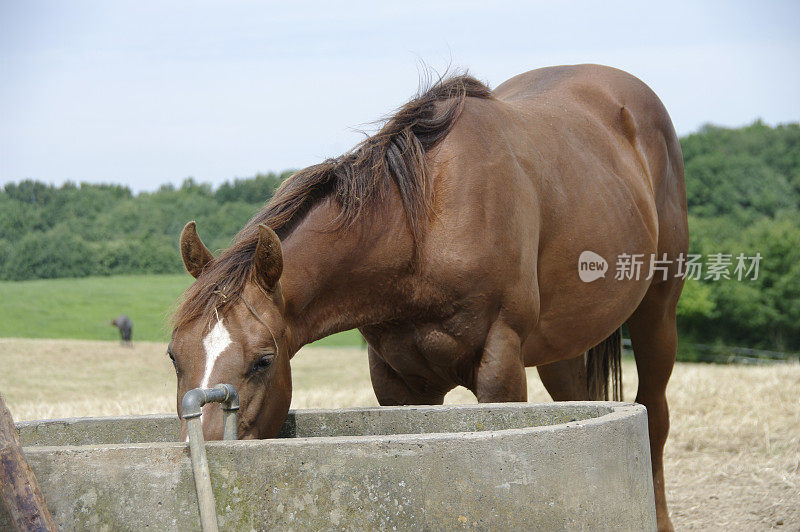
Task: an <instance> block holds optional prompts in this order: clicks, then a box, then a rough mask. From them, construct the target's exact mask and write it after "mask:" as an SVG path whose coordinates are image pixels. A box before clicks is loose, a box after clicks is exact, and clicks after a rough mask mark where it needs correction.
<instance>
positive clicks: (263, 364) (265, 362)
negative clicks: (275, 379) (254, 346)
mask: <svg viewBox="0 0 800 532" xmlns="http://www.w3.org/2000/svg"><path fill="white" fill-rule="evenodd" d="M274 358H275V354H274V353H268V354H266V355H262V356H260V357H258V359H256V361H255V362H253V368H252V372H253V373H256V372H259V371H264V370H266V369H267V368H269V366H270V364H272V361H273V359H274Z"/></svg>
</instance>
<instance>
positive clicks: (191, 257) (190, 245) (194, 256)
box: [181, 222, 214, 279]
mask: <svg viewBox="0 0 800 532" xmlns="http://www.w3.org/2000/svg"><path fill="white" fill-rule="evenodd" d="M181 257H183V265H184V266H186V271H188V272H189V273H190V274H192V277H194V278H195V279H196V278H197V277H198V276H199V275H200V274H201V273H203V268H205V267H206V264H208V263H209V262H211V260H212V259H213V258H214V256H213V255H212V254H211V252H210V251H209V250H208V248H207V247H206V246H205V244H203V241H202V240H200V237H199V236H197V224H195V223H194V222H189V223H188V224H186V227H184V228H183V231H181Z"/></svg>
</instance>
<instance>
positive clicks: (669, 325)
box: [628, 282, 681, 530]
mask: <svg viewBox="0 0 800 532" xmlns="http://www.w3.org/2000/svg"><path fill="white" fill-rule="evenodd" d="M680 288H681V284H680V283H677V282H667V283H662V284H658V285H654V286H651V287H650V290H649V291H648V292H647V294H646V295H645V297H644V299H643V300H642V302H641V303H640V304H639V307H638V308H637V309H636V312H634V313H633V315H632V316H631V317H630V319H629V320H628V331H629V332H630V335H631V343H632V344H633V353H634V357H635V358H636V370H637V372H638V374H639V389H638V391H637V394H636V402H637V403H641V404H643V405H644V406H646V407H647V420H648V424H649V427H648V428H649V432H650V457H651V461H652V466H653V488H654V492H655V499H656V515H657V518H658V529H659V530H672V529H673V528H672V522H671V521H670V518H669V512H668V511H667V499H666V494H665V490H664V465H663V456H664V444H665V443H666V441H667V433H668V432H669V409H668V407H667V396H666V390H667V381H669V377H670V375H671V373H672V366H673V365H674V363H675V354H676V350H677V341H678V334H677V329H676V325H675V306H676V304H677V300H678V295H679V294H680Z"/></svg>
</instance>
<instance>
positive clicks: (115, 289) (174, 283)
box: [0, 274, 361, 347]
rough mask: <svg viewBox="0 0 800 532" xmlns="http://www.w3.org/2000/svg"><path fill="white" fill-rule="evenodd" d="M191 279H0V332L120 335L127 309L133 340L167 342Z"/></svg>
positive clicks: (341, 340) (349, 340)
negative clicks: (116, 321)
mask: <svg viewBox="0 0 800 532" xmlns="http://www.w3.org/2000/svg"><path fill="white" fill-rule="evenodd" d="M191 281H192V278H191V277H190V276H189V275H188V274H177V275H118V276H112V277H86V278H82V279H41V280H35V281H20V282H5V281H4V282H0V337H2V338H65V339H66V338H70V339H76V340H116V339H119V333H118V332H117V329H116V328H114V327H112V326H111V325H110V322H111V320H112V319H113V318H115V317H116V316H118V315H119V314H127V315H128V316H130V318H131V320H132V321H133V340H134V342H135V341H142V340H146V341H165V340H166V339H168V338H169V334H170V330H169V324H168V321H169V315H170V313H171V311H172V309H173V308H174V305H175V302H176V301H177V299H178V297H179V296H180V295H181V293H182V292H183V291H184V290H185V289H186V287H188V286H189V284H191ZM360 342H361V336H360V335H359V334H358V332H357V331H347V332H344V333H340V334H336V335H333V336H330V337H328V338H325V339H323V340H321V341H320V342H318V344H320V345H325V346H329V347H337V346H341V347H345V346H357V345H359V343H360Z"/></svg>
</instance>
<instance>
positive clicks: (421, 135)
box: [168, 65, 689, 529]
mask: <svg viewBox="0 0 800 532" xmlns="http://www.w3.org/2000/svg"><path fill="white" fill-rule="evenodd" d="M688 241H689V237H688V228H687V216H686V194H685V187H684V177H683V160H682V156H681V149H680V145H679V143H678V138H677V136H676V134H675V130H674V128H673V126H672V122H671V121H670V118H669V116H668V114H667V111H666V110H665V109H664V106H663V105H662V103H661V101H659V99H658V97H657V96H656V95H655V94H654V93H653V92H652V91H651V90H650V89H649V88H648V87H647V86H646V85H645V84H644V83H642V82H641V81H640V80H638V79H636V78H635V77H633V76H631V75H630V74H627V73H625V72H622V71H620V70H616V69H613V68H608V67H603V66H597V65H578V66H560V67H551V68H542V69H539V70H533V71H531V72H527V73H525V74H521V75H519V76H516V77H514V78H512V79H510V80H508V81H506V82H505V83H503V84H501V85H500V86H499V87H497V88H496V89H495V90H493V91H491V90H489V89H488V88H487V87H486V86H485V85H483V84H482V83H480V82H478V81H476V80H475V79H473V78H471V77H467V76H458V77H452V78H449V79H444V80H441V81H440V82H438V83H436V84H435V85H434V86H432V87H431V88H430V89H429V90H428V91H426V92H424V93H423V94H421V95H419V96H418V97H417V98H415V99H413V100H412V101H410V102H409V103H408V104H406V105H405V106H403V107H402V108H401V109H400V110H399V111H398V112H397V113H396V114H395V115H394V116H393V117H392V118H391V119H389V120H388V122H387V123H386V124H385V125H384V127H383V128H382V129H381V130H380V131H379V132H378V133H377V134H375V135H373V136H372V137H369V138H367V139H366V140H364V141H363V142H362V143H361V144H360V145H359V146H357V147H356V148H355V149H354V150H352V151H351V152H349V153H346V154H345V155H343V156H341V157H339V158H336V159H332V160H328V161H326V162H324V163H322V164H318V165H316V166H312V167H310V168H306V169H305V170H301V171H300V172H298V173H296V174H295V175H294V176H292V177H291V178H289V179H288V180H287V181H286V182H285V183H284V184H283V186H281V188H280V189H279V190H278V191H277V192H276V194H275V196H274V197H273V198H272V200H271V201H270V202H269V203H268V204H267V206H266V207H265V208H264V209H263V210H262V211H261V212H259V213H258V214H256V216H255V217H254V218H253V219H252V220H251V221H250V222H249V223H248V224H247V225H246V226H245V227H244V228H243V229H242V230H241V231H240V232H239V234H238V235H237V236H236V238H235V240H234V243H233V245H232V246H231V247H230V248H228V249H227V250H225V251H223V252H222V253H221V254H220V255H219V256H218V257H214V256H213V255H212V254H211V252H210V251H209V250H208V249H207V248H206V247H205V246H204V245H203V243H202V242H201V240H200V238H199V237H198V235H197V232H196V228H195V224H194V222H191V223H189V224H187V226H186V227H185V228H184V230H183V233H182V235H181V252H182V255H183V261H184V264H185V265H186V268H187V270H188V271H189V273H191V274H192V275H193V276H194V277H196V281H195V282H194V283H193V284H192V285H191V286H190V287H189V288H188V289H187V291H186V292H185V294H184V297H183V301H182V302H181V304H180V306H179V308H178V309H177V311H176V313H175V316H174V331H173V335H172V341H171V342H170V345H169V349H168V352H169V355H170V357H171V358H172V359H173V361H174V363H175V368H176V372H177V375H178V390H177V392H178V398H179V401H178V404H179V405H180V397H182V395H183V394H184V393H185V392H186V391H188V390H189V389H191V388H194V387H197V386H202V387H208V386H213V385H214V384H217V383H221V382H227V383H231V384H233V385H234V386H236V388H237V389H238V390H239V395H240V400H241V410H240V418H239V432H240V435H241V436H242V437H244V438H265V437H271V436H274V435H275V434H276V433H277V432H278V430H279V428H280V426H281V424H282V423H283V420H284V418H285V417H286V413H287V410H288V408H289V403H290V400H291V371H290V365H289V360H290V359H291V357H292V356H294V354H295V353H296V352H297V351H298V349H299V348H300V347H301V346H303V345H305V344H308V343H309V342H312V341H314V340H317V339H319V338H322V337H324V336H327V335H329V334H332V333H335V332H337V331H343V330H347V329H352V328H356V327H357V328H359V329H360V331H361V333H362V334H363V335H364V337H365V338H366V340H367V342H368V344H369V348H368V353H369V355H368V356H369V365H370V372H371V376H372V384H373V388H374V390H375V394H376V395H377V398H378V401H379V402H380V403H381V404H382V405H399V404H439V403H441V402H442V401H443V399H444V396H445V394H446V393H447V392H448V391H449V390H451V389H452V388H454V387H455V386H459V385H461V386H465V387H466V388H468V389H470V390H472V391H473V392H474V393H475V395H476V396H477V398H478V400H479V401H481V402H495V401H525V400H526V374H525V367H526V366H536V367H537V368H538V370H539V374H540V376H541V378H542V382H543V383H544V385H545V387H546V388H547V390H548V392H549V393H550V395H551V396H552V397H553V398H554V399H556V400H570V399H589V398H595V399H602V398H604V397H607V395H608V394H607V391H608V388H607V384H608V380H607V377H608V374H609V373H611V374H612V375H613V382H614V383H617V382H618V381H619V353H620V342H619V329H620V327H621V326H622V324H623V323H627V327H628V331H629V332H630V336H631V341H632V343H633V350H634V354H635V357H636V366H637V369H638V373H639V388H638V392H637V395H636V401H637V402H639V403H642V404H644V405H645V406H646V407H647V410H648V422H649V429H650V445H651V458H652V467H653V480H654V488H655V499H656V508H657V513H658V526H659V528H660V529H669V528H671V523H670V520H669V516H668V513H667V505H666V499H665V495H664V476H663V471H662V452H663V448H664V442H665V441H666V438H667V431H668V428H669V418H668V410H667V400H666V395H665V392H666V387H667V381H668V380H669V376H670V373H671V371H672V366H673V362H674V359H675V352H676V342H677V332H676V327H675V309H676V305H677V302H678V298H679V296H680V294H681V289H682V287H683V278H682V276H681V275H679V273H678V266H679V261H678V258H679V257H680V255H681V254H685V253H686V252H687V251H688ZM584 252H587V253H589V255H588V257H589V259H587V260H586V262H587V264H586V271H581V270H579V267H580V268H583V266H584V265H583V264H581V265H580V266H579V263H581V262H582V261H584V259H583V256H584ZM626 256H627V257H629V258H630V257H648V258H650V259H651V260H652V259H653V258H657V259H658V260H659V261H660V262H659V264H660V265H661V266H662V267H663V268H664V269H663V270H659V272H658V273H657V274H656V275H649V274H648V271H647V270H648V268H647V266H646V265H645V266H644V267H642V268H641V270H642V271H641V272H640V275H635V276H634V275H632V274H631V275H628V273H627V272H624V273H625V275H622V276H618V275H614V268H615V266H614V265H615V264H618V260H623V259H624V257H626ZM605 261H607V262H608V263H610V264H611V271H610V272H609V273H607V274H606V269H604V267H603V264H602V263H603V262H605ZM590 263H591V264H590ZM664 265H666V266H664ZM582 273H583V274H587V275H582ZM631 273H633V272H631ZM587 351H588V356H587V359H588V361H587V363H585V362H584V357H583V356H582V355H583V353H585V352H587ZM612 388H614V389H616V388H617V387H616V386H613V387H612ZM614 396H615V397H619V392H618V391H616V392H615V393H614ZM179 409H180V406H179ZM203 424H204V432H205V435H206V437H207V438H216V439H219V438H220V437H221V436H222V422H221V414H220V410H219V409H215V408H209V409H207V411H205V412H204V414H203ZM185 434H186V428H185V426H184V428H183V429H182V436H185Z"/></svg>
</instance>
